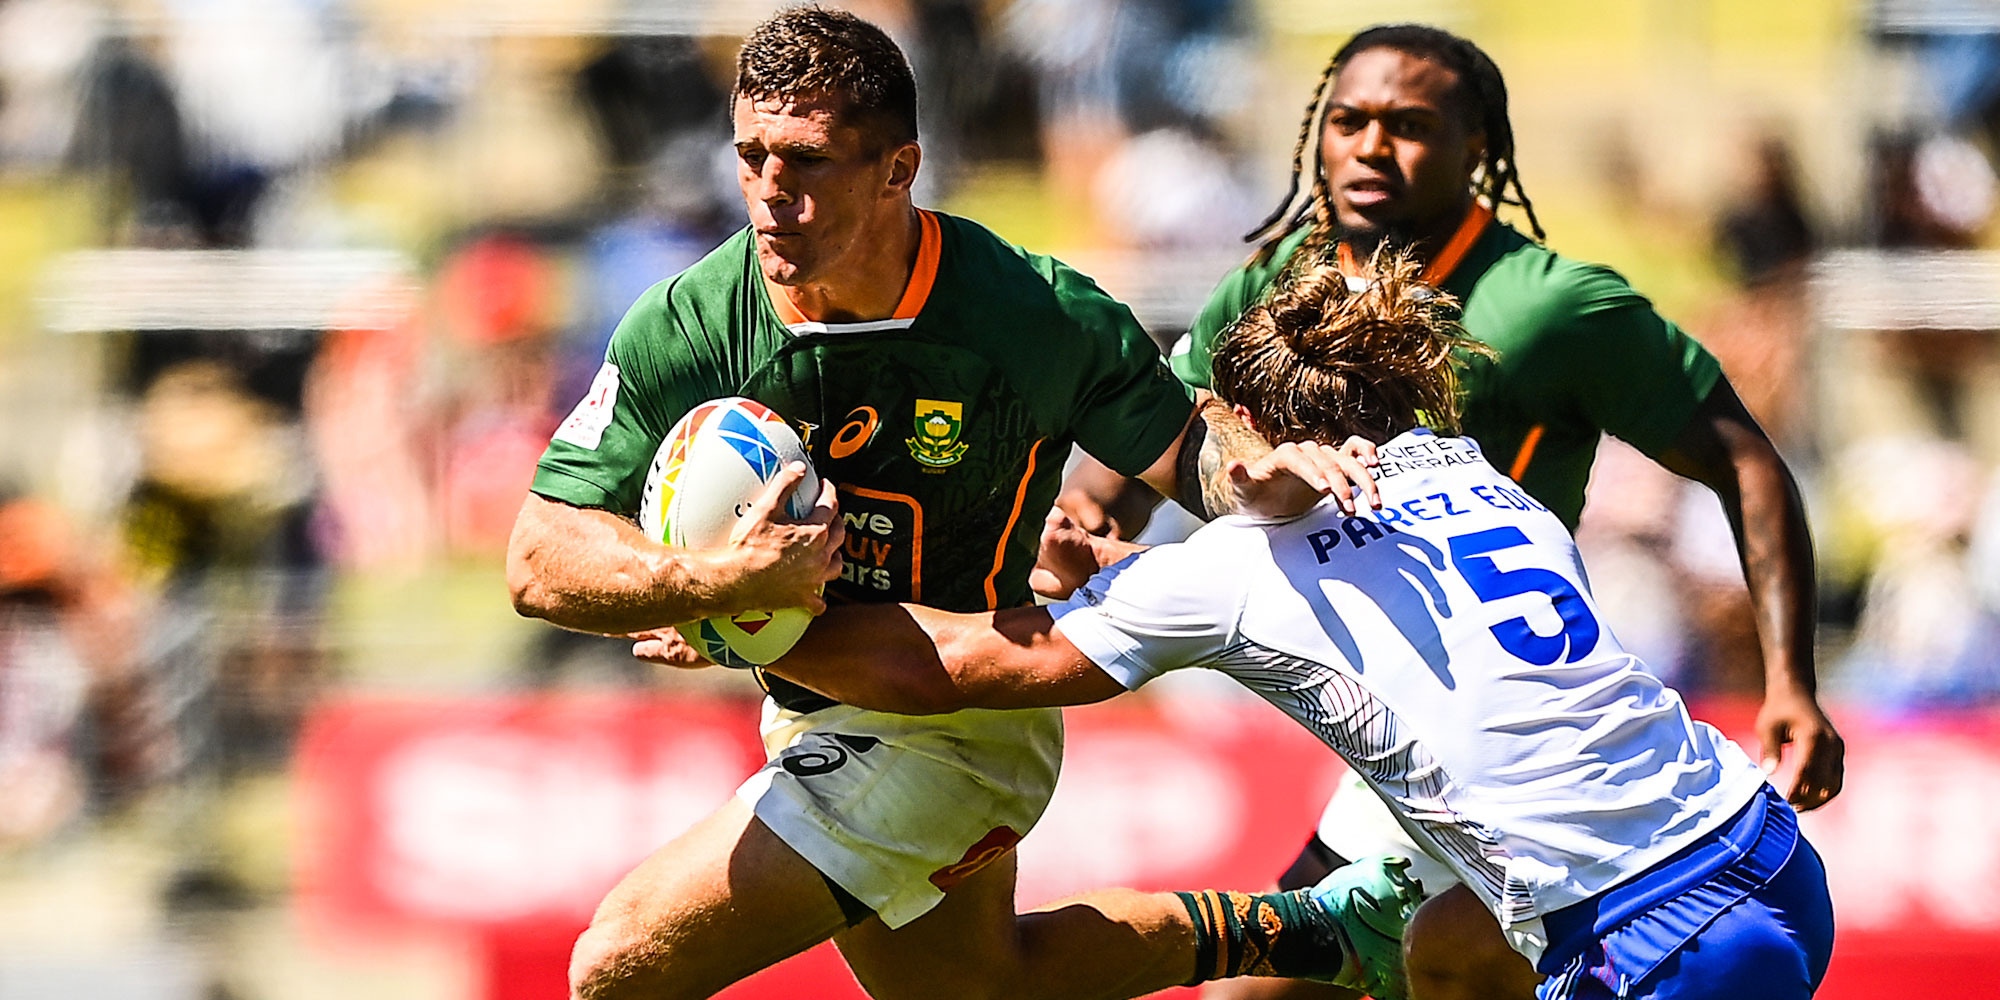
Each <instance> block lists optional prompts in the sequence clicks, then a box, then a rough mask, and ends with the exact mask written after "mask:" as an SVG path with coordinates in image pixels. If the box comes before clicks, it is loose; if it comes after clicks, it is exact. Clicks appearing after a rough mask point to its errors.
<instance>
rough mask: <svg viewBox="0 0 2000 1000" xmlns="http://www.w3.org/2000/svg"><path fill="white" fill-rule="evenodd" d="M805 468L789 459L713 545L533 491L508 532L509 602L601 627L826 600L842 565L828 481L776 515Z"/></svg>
mask: <svg viewBox="0 0 2000 1000" xmlns="http://www.w3.org/2000/svg"><path fill="white" fill-rule="evenodd" d="M804 475H805V467H804V466H803V465H798V464H794V465H793V466H792V467H790V468H787V469H784V470H782V471H780V472H779V473H778V475H776V476H774V477H772V479H771V481H770V483H768V484H766V486H765V489H764V492H763V493H761V494H759V495H758V497H757V499H756V500H755V501H754V502H753V503H752V504H751V505H750V508H749V510H748V511H746V512H745V513H744V515H743V517H742V518H741V519H740V520H739V521H737V523H736V527H735V528H734V529H733V530H732V531H731V532H730V537H729V541H728V542H727V543H726V544H725V545H723V546H721V547H720V548H715V549H685V548H676V547H672V546H666V545H661V544H659V543H657V542H654V541H653V540H651V539H649V538H647V537H646V536H645V535H644V534H643V533H641V532H640V531H639V529H638V528H637V527H636V526H634V525H633V524H632V523H631V522H630V521H627V520H625V519H624V518H622V517H619V516H617V515H615V514H612V513H610V512H608V511H602V510H592V509H588V508H582V507H572V506H570V505H569V504H565V503H561V502H558V501H554V500H549V499H547V498H545V497H542V496H539V495H537V494H533V493H530V494H529V495H528V498H527V500H526V502H524V503H523V504H522V506H521V512H520V514H519V515H518V516H517V517H516V519H515V521H514V533H513V536H512V537H511V538H510V539H509V540H508V543H507V589H508V591H509V592H510V593H511V594H512V596H513V600H514V609H515V610H516V611H518V612H520V613H521V614H523V615H526V616H528V617H531V618H542V619H546V620H548V621H550V622H552V623H554V624H556V625H560V626H562V627H564V628H572V629H577V630H579V631H585V632H599V633H604V634H607V635H624V634H628V633H633V632H640V631H644V630H647V629H654V628H659V627H661V626H664V625H669V624H672V623H675V622H685V621H692V620H694V619H697V618H709V617H713V616H716V615H728V614H736V613H738V612H742V611H750V610H759V609H770V608H790V607H804V608H806V609H808V610H810V611H813V612H814V613H818V612H820V611H823V610H825V608H826V602H825V600H824V599H823V598H822V597H821V596H820V593H819V591H820V587H821V586H822V585H823V584H825V583H826V582H827V581H828V580H831V579H833V578H835V577H837V576H839V575H840V544H841V534H842V528H841V524H840V518H839V510H838V508H837V506H836V504H835V497H834V491H833V485H832V484H831V483H826V484H824V485H823V486H822V489H821V492H820V499H819V503H818V505H817V506H815V507H814V509H813V512H812V514H811V515H809V516H808V517H806V518H805V519H804V520H802V521H797V522H792V521H788V520H786V519H784V517H783V515H782V514H781V513H780V511H782V509H783V498H784V497H785V496H787V495H788V494H789V493H790V492H791V490H792V488H793V487H795V486H797V485H798V482H799V480H800V479H801V478H803V477H804Z"/></svg>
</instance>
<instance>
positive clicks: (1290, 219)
mask: <svg viewBox="0 0 2000 1000" xmlns="http://www.w3.org/2000/svg"><path fill="white" fill-rule="evenodd" d="M1381 48H1388V49H1395V50H1397V51H1399V52H1405V53H1408V54H1410V55H1413V56H1420V57H1422V58H1425V59H1431V60H1435V61H1436V62H1437V63H1438V64H1439V65H1442V66H1444V67H1445V68H1447V69H1450V70H1451V71H1452V72H1453V73H1455V74H1457V76H1458V88H1457V95H1458V96H1459V97H1460V98H1461V99H1462V100H1461V102H1460V106H1461V108H1462V109H1463V110H1465V111H1466V112H1468V113H1469V114H1472V115H1475V116H1476V120H1475V124H1476V125H1477V126H1478V127H1479V130H1480V131H1481V132H1483V133H1485V135H1486V156H1485V159H1484V160H1483V161H1482V162H1481V163H1480V165H1479V168H1478V170H1476V171H1475V172H1474V173H1473V177H1472V193H1473V196H1474V197H1477V198H1479V199H1481V200H1483V201H1485V202H1486V203H1487V204H1489V205H1492V206H1493V207H1495V208H1498V207H1500V206H1501V205H1519V206H1520V207H1521V209H1522V210H1523V211H1524V212H1526V213H1527V216H1528V227H1529V228H1530V229H1531V230H1533V232H1534V234H1535V239H1537V240H1542V239H1547V234H1546V233H1544V232H1542V223H1541V220H1540V219H1537V218H1536V217H1535V206H1534V204H1533V203H1532V202H1530V201H1529V200H1528V192H1527V191H1525V190H1523V189H1522V188H1521V172H1520V169H1519V168H1518V167H1517V166H1516V165H1515V163H1514V126H1513V123H1512V122H1511V121H1510V120H1509V119H1508V117H1507V83H1506V81H1505V80H1503V79H1502V78H1501V76H1500V67H1498V66H1496V65H1494V64H1493V60H1492V58H1491V57H1489V56H1488V55H1487V54H1486V53H1485V52H1483V51H1481V50H1480V48H1479V46H1477V45H1474V44H1472V43H1471V42H1470V41H1467V40H1466V39H1464V38H1460V37H1459V36H1457V35H1454V34H1452V33H1451V32H1449V31H1445V30H1443V29H1441V28H1433V27H1431V26H1430V25H1427V24H1384V25H1377V26H1376V27H1373V28H1369V29H1367V30H1366V31H1363V32H1361V33H1360V34H1358V35H1355V36H1354V37H1353V38H1350V39H1348V41H1347V44H1346V45H1343V46H1341V47H1340V51H1338V52H1335V53H1334V54H1333V58H1332V59H1330V60H1328V61H1327V64H1326V68H1325V69H1323V70H1321V71H1320V74H1319V82H1318V83H1317V84H1316V85H1314V87H1313V96H1312V100H1311V101H1310V102H1308V103H1307V104H1306V113H1305V118H1304V119H1303V120H1302V121H1300V122H1299V138H1298V142H1297V143H1296V144H1295V145H1294V146H1293V147H1292V180H1291V184H1290V186H1289V187H1287V188H1286V189H1285V199H1284V201H1283V202H1281V203H1280V204H1279V205H1278V207H1277V210H1276V211H1273V212H1272V213H1271V215H1270V216H1269V217H1268V218H1266V219H1265V220H1264V221H1263V223H1262V224H1260V225H1259V226H1258V227H1257V228H1256V229H1255V230H1253V231H1252V232H1250V233H1249V234H1248V235H1246V236H1244V237H1243V239H1244V241H1245V242H1254V241H1257V240H1262V241H1263V243H1262V244H1261V245H1260V246H1259V247H1258V248H1257V259H1258V260H1259V261H1260V262H1261V261H1263V260H1267V259H1269V257H1270V255H1271V253H1272V252H1273V251H1274V250H1276V249H1277V246H1278V244H1279V243H1282V242H1284V239H1285V237H1287V236H1290V235H1291V234H1292V233H1294V232H1296V231H1297V230H1298V228H1299V227H1300V226H1302V225H1305V224H1307V223H1308V222H1310V223H1311V224H1312V226H1313V229H1314V239H1315V240H1324V239H1327V238H1330V236H1331V234H1332V232H1333V202H1332V196H1331V195H1330V193H1329V192H1328V191H1327V186H1326V173H1325V171H1324V170H1323V169H1321V165H1320V163H1319V133H1320V129H1321V128H1323V127H1324V125H1325V119H1326V113H1325V110H1324V107H1325V104H1326V98H1327V93H1328V91H1330V90H1331V89H1332V85H1333V78H1334V77H1336V76H1339V75H1340V71H1341V69H1342V68H1343V67H1345V66H1346V65H1347V61H1348V60H1349V59H1352V58H1353V57H1354V56H1355V55H1356V54H1358V53H1361V52H1366V51H1368V50H1370V49H1381ZM1309 152H1310V154H1311V157H1312V174H1313V181H1312V186H1311V188H1309V189H1308V190H1307V191H1306V192H1305V199H1304V202H1303V203H1301V202H1300V198H1299V178H1300V177H1302V176H1304V174H1305V170H1306V158H1307V155H1308V153H1309ZM1510 188H1511V189H1512V193H1511V194H1510V193H1509V189H1510Z"/></svg>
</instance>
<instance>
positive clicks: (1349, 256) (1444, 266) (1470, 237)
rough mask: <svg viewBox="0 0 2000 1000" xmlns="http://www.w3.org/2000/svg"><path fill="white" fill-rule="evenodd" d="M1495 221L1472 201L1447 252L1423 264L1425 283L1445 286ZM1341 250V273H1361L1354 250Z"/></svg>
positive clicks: (1489, 211)
mask: <svg viewBox="0 0 2000 1000" xmlns="http://www.w3.org/2000/svg"><path fill="white" fill-rule="evenodd" d="M1492 221H1493V210H1492V209H1490V208H1487V207H1486V206H1485V205H1482V204H1480V203H1479V202H1476V201H1475V202H1473V203H1472V208H1471V210H1470V211H1467V212H1466V213H1465V218H1464V219H1462V220H1460V221H1459V223H1458V229H1457V230H1456V231H1454V232H1453V233H1452V234H1451V239H1448V240H1446V241H1445V243H1444V249H1442V250H1440V251H1438V255H1437V256H1435V257H1432V258H1431V261H1430V263H1428V264H1425V265H1424V273H1423V274H1422V275H1421V276H1420V278H1421V280H1422V281H1423V283H1424V284H1426V285H1429V286H1431V287H1432V288H1440V287H1443V285H1444V283H1445V280H1446V279H1448V278H1450V277H1451V272H1453V271H1456V270H1458V265H1459V264H1460V263H1462V262H1464V260H1465V255H1466V254H1467V253H1469V252H1471V250H1472V245H1473V244H1474V243H1477V242H1479V237H1480V234H1482V233H1484V232H1486V224H1487V223H1489V222H1492ZM1338 250H1339V253H1340V273H1342V274H1348V275H1356V274H1360V273H1361V265H1360V264H1359V263H1357V262H1356V261H1355V259H1354V248H1353V247H1350V246H1348V245H1347V244H1346V243H1342V244H1340V246H1339V247H1338Z"/></svg>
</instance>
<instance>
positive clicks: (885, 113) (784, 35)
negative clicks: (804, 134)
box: [729, 7, 917, 145]
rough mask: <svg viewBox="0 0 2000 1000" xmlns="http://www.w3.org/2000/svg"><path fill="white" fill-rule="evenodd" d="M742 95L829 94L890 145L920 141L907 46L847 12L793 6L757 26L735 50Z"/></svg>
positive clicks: (738, 87) (735, 94)
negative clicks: (905, 49)
mask: <svg viewBox="0 0 2000 1000" xmlns="http://www.w3.org/2000/svg"><path fill="white" fill-rule="evenodd" d="M739 97H749V98H751V99H753V100H765V99H771V98H781V99H784V98H805V97H831V98H833V99H834V100H835V101H837V102H839V104H840V109H841V112H842V113H843V114H847V115H851V116H853V118H854V119H855V121H854V122H853V123H854V124H857V125H861V124H863V123H866V125H867V126H872V130H879V131H877V135H878V137H879V138H881V139H883V140H886V142H887V144H889V145H901V144H903V143H906V142H915V141H917V82H916V78H915V77H913V76H911V75H910V63H909V61H908V60H907V59H904V58H903V50H902V49H899V48H897V47H896V43H895V42H893V41H891V40H890V39H889V36H888V35H887V34H885V33H883V31H882V29H881V28H878V27H876V26H874V25H872V24H869V23H868V22H867V21H864V20H862V19H860V18H858V17H855V16H854V15H853V14H850V13H848V12H846V11H844V10H827V9H825V8H822V7H790V8H787V9H785V10H781V11H779V12H778V13H776V14H773V15H771V17H770V18H769V19H768V20H766V21H765V22H764V23H762V24H760V25H758V26H757V27H756V28H754V29H752V30H751V32H750V34H749V36H748V37H746V38H744V39H743V49H742V51H740V52H738V53H737V54H736V86H735V88H734V89H732V90H731V91H730V94H729V98H730V103H732V104H734V103H735V101H736V99H737V98H739Z"/></svg>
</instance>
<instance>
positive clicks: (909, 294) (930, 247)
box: [764, 208, 944, 326]
mask: <svg viewBox="0 0 2000 1000" xmlns="http://www.w3.org/2000/svg"><path fill="white" fill-rule="evenodd" d="M917 220H918V223H919V225H918V227H917V264H916V267H914V268H912V269H911V270H910V283H909V284H908V285H905V286H903V297H902V298H901V299H899V300H897V302H896V311H895V312H894V313H891V314H890V316H889V318H890V319H916V318H917V314H918V313H920V312H923V311H924V303H926V302H928V301H930V297H931V286H932V285H935V284H937V273H938V260H939V259H940V258H941V257H942V256H943V255H944V236H943V233H942V231H941V230H940V228H939V226H938V220H937V216H936V215H934V214H932V213H930V212H928V211H925V210H923V209H921V208H920V209H918V210H917ZM764 292H765V294H766V295H767V296H768V297H769V298H770V300H771V308H772V309H775V310H777V313H778V322H780V323H783V324H785V325H786V326H797V325H799V324H800V323H813V322H817V321H816V320H813V319H811V318H810V317H808V316H807V315H806V314H805V313H803V312H800V311H799V307H798V304H797V303H795V302H793V301H792V296H791V293H790V292H787V291H786V290H785V286H783V285H780V284H778V283H777V282H775V281H772V280H771V279H769V278H765V279H764Z"/></svg>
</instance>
